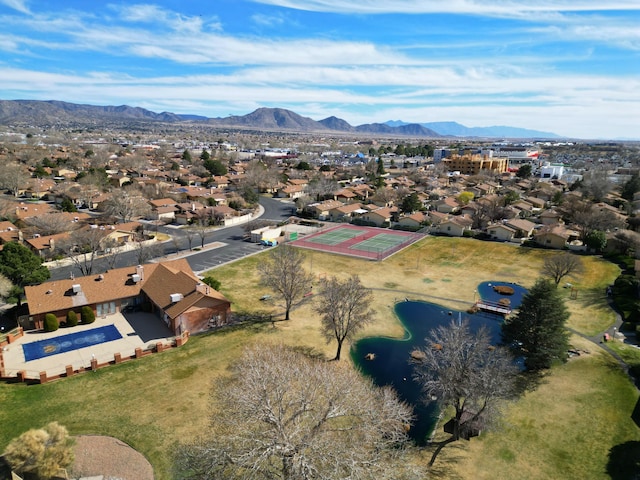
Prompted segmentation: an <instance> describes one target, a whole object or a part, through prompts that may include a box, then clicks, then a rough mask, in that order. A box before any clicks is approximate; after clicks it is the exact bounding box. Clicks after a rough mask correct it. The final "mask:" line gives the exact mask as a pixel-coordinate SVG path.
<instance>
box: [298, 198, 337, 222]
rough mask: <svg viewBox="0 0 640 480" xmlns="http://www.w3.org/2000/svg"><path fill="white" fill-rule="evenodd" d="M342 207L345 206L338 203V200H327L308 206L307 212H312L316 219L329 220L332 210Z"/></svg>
mask: <svg viewBox="0 0 640 480" xmlns="http://www.w3.org/2000/svg"><path fill="white" fill-rule="evenodd" d="M342 206H344V204H343V203H342V202H338V201H337V200H327V201H326V202H321V203H312V204H311V205H308V206H307V210H308V211H309V212H311V214H312V215H313V217H314V218H317V219H319V220H327V219H328V218H329V215H330V212H331V210H333V209H334V208H338V207H342Z"/></svg>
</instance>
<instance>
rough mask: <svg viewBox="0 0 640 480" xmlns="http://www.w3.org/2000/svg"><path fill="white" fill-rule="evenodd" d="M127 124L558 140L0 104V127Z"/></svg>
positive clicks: (334, 121) (450, 127) (269, 116)
mask: <svg viewBox="0 0 640 480" xmlns="http://www.w3.org/2000/svg"><path fill="white" fill-rule="evenodd" d="M130 122H137V123H141V122H163V123H184V122H198V123H206V124H208V125H212V126H221V127H232V128H246V129H252V130H267V131H291V132H301V133H312V132H328V131H334V132H342V133H362V134H369V135H388V136H407V137H414V138H416V137H426V138H438V137H441V136H458V137H494V138H495V137H499V138H558V135H556V134H553V133H548V132H537V131H535V130H527V129H522V128H515V127H473V128H469V127H465V126H464V125H461V124H459V123H456V122H434V123H406V122H403V121H401V120H390V121H388V122H385V123H370V124H364V125H358V126H355V127H354V126H352V125H350V124H349V123H348V122H346V121H345V120H342V119H341V118H338V117H335V116H330V117H327V118H325V119H323V120H320V121H316V120H313V119H311V118H308V117H303V116H302V115H299V114H297V113H295V112H293V111H291V110H287V109H285V108H271V107H261V108H258V109H256V110H254V111H253V112H251V113H249V114H247V115H231V116H229V117H226V118H207V117H203V116H200V115H187V114H175V113H171V112H162V113H155V112H152V111H150V110H146V109H144V108H141V107H131V106H129V105H118V106H96V105H80V104H75V103H69V102H62V101H58V100H47V101H41V100H0V124H5V125H6V124H25V125H40V126H46V125H63V124H66V125H81V124H86V125H100V124H109V123H115V124H126V123H130Z"/></svg>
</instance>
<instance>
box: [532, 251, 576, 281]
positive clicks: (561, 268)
mask: <svg viewBox="0 0 640 480" xmlns="http://www.w3.org/2000/svg"><path fill="white" fill-rule="evenodd" d="M582 271H583V266H582V260H581V259H580V257H578V256H576V255H574V254H573V253H569V252H566V253H560V254H556V255H552V256H549V257H547V258H545V259H544V265H543V266H542V274H543V275H546V276H547V277H551V278H552V279H553V281H554V282H555V284H556V288H557V287H558V285H559V284H560V282H561V281H562V279H563V278H564V277H566V276H567V275H574V274H578V273H581V272H582Z"/></svg>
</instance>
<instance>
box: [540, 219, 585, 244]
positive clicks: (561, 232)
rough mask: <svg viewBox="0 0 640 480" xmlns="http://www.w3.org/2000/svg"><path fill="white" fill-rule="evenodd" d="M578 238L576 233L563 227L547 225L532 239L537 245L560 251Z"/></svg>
mask: <svg viewBox="0 0 640 480" xmlns="http://www.w3.org/2000/svg"><path fill="white" fill-rule="evenodd" d="M578 237H579V235H578V233H577V232H575V231H573V230H569V229H567V228H566V227H565V226H564V225H560V224H556V225H547V226H545V227H544V228H542V229H540V230H539V231H538V233H537V234H536V235H534V237H533V238H534V240H535V242H536V243H537V244H538V245H542V246H544V247H549V248H557V249H562V248H565V247H567V246H568V245H569V243H571V242H573V241H575V240H577V238H578Z"/></svg>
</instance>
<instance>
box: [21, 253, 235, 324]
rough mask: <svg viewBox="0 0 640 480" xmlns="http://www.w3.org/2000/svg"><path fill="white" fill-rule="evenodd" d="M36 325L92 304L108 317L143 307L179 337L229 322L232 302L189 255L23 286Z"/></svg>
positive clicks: (60, 318)
mask: <svg viewBox="0 0 640 480" xmlns="http://www.w3.org/2000/svg"><path fill="white" fill-rule="evenodd" d="M25 296H26V299H27V305H28V309H29V316H30V320H31V321H32V322H33V327H34V328H37V329H40V328H42V327H43V323H44V316H45V315H46V314H47V313H53V314H54V315H55V316H56V317H57V318H58V319H59V320H60V321H64V320H65V319H66V315H67V312H69V311H70V310H73V311H75V312H76V313H78V314H80V310H81V308H82V307H83V306H89V307H90V308H91V309H92V310H93V312H94V313H95V315H96V316H100V317H102V316H109V315H112V314H115V313H118V312H122V311H123V310H125V309H126V308H127V307H129V306H143V305H147V306H148V308H149V309H150V310H151V312H153V313H154V314H155V316H156V319H155V320H153V319H149V321H163V322H165V323H166V324H167V325H168V326H169V328H170V329H171V330H172V331H173V332H174V334H175V335H181V334H183V333H184V332H186V331H188V332H190V333H198V332H202V331H205V330H207V329H209V328H211V327H212V326H218V325H224V324H226V323H228V321H229V316H230V311H231V303H230V302H229V300H227V299H226V298H225V297H224V296H223V295H222V294H221V293H220V292H217V291H216V290H214V289H213V288H211V287H209V286H208V285H205V284H203V283H202V282H201V281H200V280H199V279H198V277H197V276H196V275H195V274H194V273H193V271H192V270H191V267H190V266H189V263H188V262H187V261H186V260H185V259H180V260H174V261H171V262H163V263H151V264H146V265H138V266H137V267H125V268H118V269H114V270H109V271H108V272H105V273H103V274H99V275H90V276H86V277H79V278H75V279H65V280H55V281H51V282H46V283H42V284H40V285H35V286H28V287H25Z"/></svg>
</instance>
